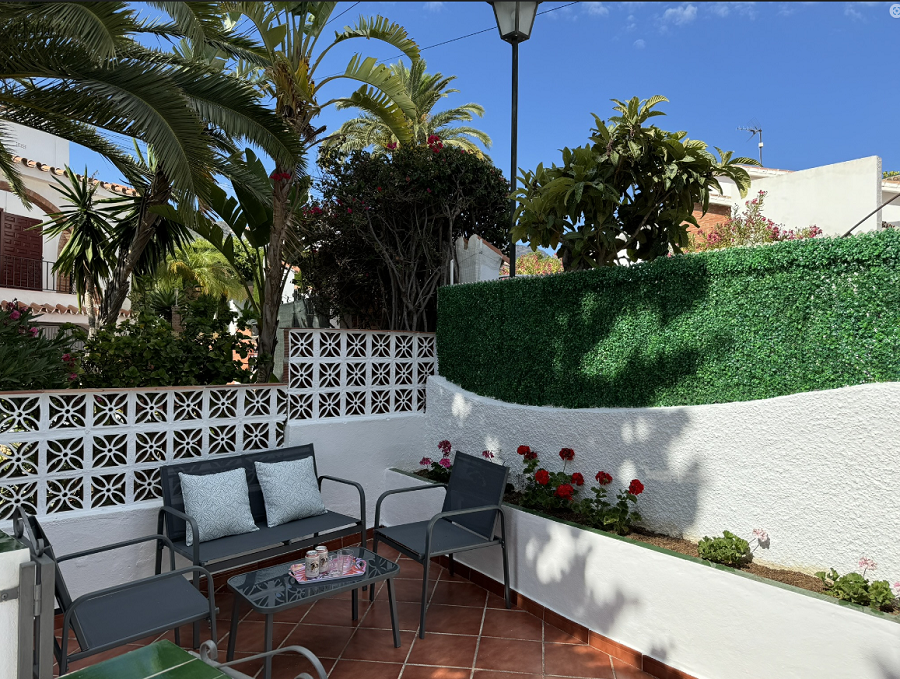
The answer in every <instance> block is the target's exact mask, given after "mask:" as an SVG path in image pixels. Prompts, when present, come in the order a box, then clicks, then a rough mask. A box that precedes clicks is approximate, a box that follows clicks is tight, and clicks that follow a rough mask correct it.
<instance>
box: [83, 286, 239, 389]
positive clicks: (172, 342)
mask: <svg viewBox="0 0 900 679" xmlns="http://www.w3.org/2000/svg"><path fill="white" fill-rule="evenodd" d="M215 304H216V302H215V300H210V299H208V298H201V299H200V300H198V301H196V302H193V303H191V304H189V306H188V308H187V309H185V312H186V313H185V316H184V318H183V320H182V329H181V331H180V332H175V331H173V330H172V326H171V324H169V323H168V322H167V321H165V320H164V319H162V318H159V317H157V316H153V315H150V314H144V315H142V316H141V317H140V318H138V319H137V320H128V321H126V322H124V323H122V324H120V325H118V326H117V327H116V328H114V329H111V328H102V329H100V330H99V331H98V332H97V334H96V335H95V336H94V337H92V338H91V339H90V340H88V341H87V343H86V344H85V348H84V353H83V355H82V359H81V365H82V374H81V386H83V387H89V388H105V387H115V388H119V387H170V386H189V385H195V384H197V385H201V384H227V383H228V382H233V381H241V382H249V381H251V379H252V377H251V373H250V372H248V371H247V370H244V369H243V367H242V366H241V363H240V361H237V360H235V359H234V353H235V352H237V354H238V355H239V356H241V357H242V358H243V357H246V356H247V353H248V347H247V343H246V341H245V340H246V338H244V337H242V336H236V335H232V334H231V333H229V332H228V323H229V322H230V321H231V320H232V319H231V315H230V314H227V315H225V316H219V317H213V316H212V315H211V313H210V312H211V311H212V307H214V306H215ZM210 305H212V306H210Z"/></svg>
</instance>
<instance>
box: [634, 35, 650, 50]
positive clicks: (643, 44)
mask: <svg viewBox="0 0 900 679" xmlns="http://www.w3.org/2000/svg"><path fill="white" fill-rule="evenodd" d="M633 46H634V48H635V49H639V50H642V49H644V47H646V46H647V43H646V42H644V41H643V40H642V39H640V38H639V39H637V40H635V41H634V45H633Z"/></svg>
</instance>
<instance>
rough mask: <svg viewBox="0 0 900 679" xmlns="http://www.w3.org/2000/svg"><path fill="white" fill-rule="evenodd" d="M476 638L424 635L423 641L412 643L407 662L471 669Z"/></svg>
mask: <svg viewBox="0 0 900 679" xmlns="http://www.w3.org/2000/svg"><path fill="white" fill-rule="evenodd" d="M477 643H478V637H475V636H473V637H465V636H458V635H455V634H435V633H429V634H426V636H425V638H424V639H419V638H418V637H416V640H415V641H414V642H413V646H412V651H410V654H409V660H408V661H407V662H411V663H413V664H415V665H437V666H439V667H469V668H471V667H472V661H473V660H474V659H475V646H476V644H477Z"/></svg>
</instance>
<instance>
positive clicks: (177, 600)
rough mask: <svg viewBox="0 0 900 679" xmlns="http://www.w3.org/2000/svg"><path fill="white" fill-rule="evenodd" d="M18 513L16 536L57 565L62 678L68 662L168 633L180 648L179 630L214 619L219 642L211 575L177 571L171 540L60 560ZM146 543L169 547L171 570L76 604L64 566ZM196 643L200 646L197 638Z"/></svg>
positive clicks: (34, 523) (33, 522) (158, 538)
mask: <svg viewBox="0 0 900 679" xmlns="http://www.w3.org/2000/svg"><path fill="white" fill-rule="evenodd" d="M19 514H20V516H19V518H18V519H17V520H16V534H17V536H18V537H19V538H20V539H22V540H23V541H24V542H25V543H26V544H28V546H29V549H30V550H31V552H32V556H35V557H38V556H42V555H45V556H48V557H49V558H50V559H52V560H53V562H54V570H55V596H56V602H57V604H58V605H59V610H60V611H61V613H62V615H63V626H62V631H61V639H62V641H61V642H60V641H58V640H55V641H54V653H55V655H56V660H57V662H58V663H59V673H60V675H63V674H65V673H66V671H67V670H68V665H69V662H71V661H73V660H80V659H81V658H85V657H87V656H90V655H94V654H95V653H101V652H102V651H106V650H109V649H111V648H116V647H118V646H122V645H124V644H128V643H131V642H133V641H138V640H140V639H144V638H146V637H148V636H151V635H155V634H161V633H163V632H167V631H168V630H175V642H176V643H180V638H179V632H178V628H179V627H181V626H182V625H188V624H192V623H198V624H199V622H200V621H202V620H209V624H210V632H211V636H212V638H213V639H215V638H216V605H215V597H214V594H213V591H214V590H215V586H214V585H213V579H212V575H211V574H210V573H209V571H207V570H206V569H205V568H201V567H199V566H189V567H187V568H181V569H176V568H175V551H174V548H173V547H172V542H171V540H169V539H168V538H167V537H166V536H164V535H147V536H145V537H140V538H134V539H131V540H124V541H122V542H116V543H114V544H110V545H104V546H103V547H96V548H94V549H86V550H83V551H80V552H75V553H73V554H67V555H65V556H61V557H57V556H56V553H55V552H54V550H53V545H51V544H50V541H49V539H48V538H47V535H46V533H45V532H44V529H43V528H42V527H41V524H40V522H39V521H38V520H37V518H36V517H34V516H29V515H28V514H26V513H25V512H23V511H21V510H19ZM26 534H27V535H26ZM143 542H156V543H158V544H159V543H162V544H163V545H165V546H166V547H168V549H169V557H170V558H169V566H170V570H169V571H167V572H165V573H160V574H158V575H153V576H151V577H149V578H143V579H141V580H135V581H133V582H127V583H124V584H121V585H116V586H114V587H106V588H104V589H99V590H96V591H93V592H89V593H87V594H83V595H82V596H80V597H78V598H77V599H74V600H73V599H72V597H71V595H70V594H69V589H68V587H67V586H66V583H65V580H64V578H63V576H62V571H61V570H60V567H59V565H60V564H61V563H63V562H65V561H72V560H74V559H80V558H83V557H86V556H91V555H93V554H102V553H105V552H109V551H112V550H115V549H120V548H122V547H129V546H132V545H137V544H141V543H143ZM188 575H201V576H204V577H206V581H207V585H208V592H209V594H208V596H205V595H203V594H202V593H201V592H200V591H199V590H198V589H197V588H196V587H194V585H193V584H191V581H190V580H188V579H187V577H186V576H188ZM70 629H71V630H72V631H73V632H74V634H75V639H76V640H77V641H78V646H79V647H80V648H79V650H78V651H77V652H75V653H69V630H70ZM194 643H195V644H196V645H199V639H197V638H196V636H195V640H194Z"/></svg>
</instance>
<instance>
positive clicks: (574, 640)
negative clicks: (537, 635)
mask: <svg viewBox="0 0 900 679" xmlns="http://www.w3.org/2000/svg"><path fill="white" fill-rule="evenodd" d="M544 641H545V642H546V643H548V644H581V645H584V642H583V641H582V640H581V639H579V638H578V637H573V636H572V635H571V634H569V633H567V632H563V631H562V630H561V629H560V628H559V627H555V626H553V625H551V624H550V623H549V622H545V623H544Z"/></svg>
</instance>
